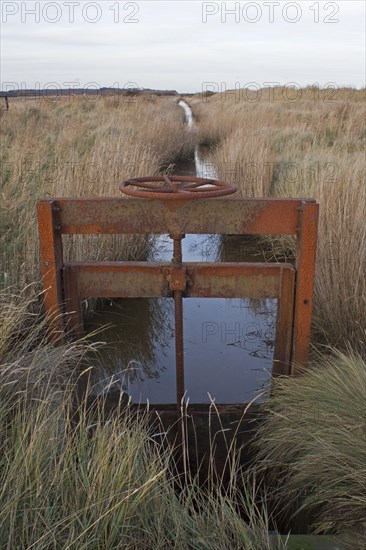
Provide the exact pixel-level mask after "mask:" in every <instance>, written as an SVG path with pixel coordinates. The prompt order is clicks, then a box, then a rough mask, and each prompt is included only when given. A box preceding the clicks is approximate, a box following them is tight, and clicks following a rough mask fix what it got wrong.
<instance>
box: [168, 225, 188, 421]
mask: <svg viewBox="0 0 366 550" xmlns="http://www.w3.org/2000/svg"><path fill="white" fill-rule="evenodd" d="M170 237H171V238H172V239H173V243H174V244H173V247H174V249H173V258H172V263H173V265H174V266H175V267H181V265H182V239H183V238H184V235H170ZM173 297H174V317H175V366H176V382H177V407H178V410H179V409H180V406H181V403H182V400H183V397H184V391H185V389H184V344H183V292H182V291H181V290H174V292H173Z"/></svg>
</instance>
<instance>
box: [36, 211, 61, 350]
mask: <svg viewBox="0 0 366 550" xmlns="http://www.w3.org/2000/svg"><path fill="white" fill-rule="evenodd" d="M37 213H38V231H39V242H40V260H41V272H42V281H43V288H44V290H45V296H44V305H45V311H46V313H47V315H48V317H49V327H50V340H52V341H53V342H59V341H60V339H62V337H63V334H64V322H63V308H62V300H63V293H62V286H61V270H62V265H63V261H62V237H61V232H60V226H59V221H58V207H57V205H56V203H55V201H42V202H40V203H39V204H38V207H37Z"/></svg>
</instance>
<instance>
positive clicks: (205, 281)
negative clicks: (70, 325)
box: [64, 262, 295, 299]
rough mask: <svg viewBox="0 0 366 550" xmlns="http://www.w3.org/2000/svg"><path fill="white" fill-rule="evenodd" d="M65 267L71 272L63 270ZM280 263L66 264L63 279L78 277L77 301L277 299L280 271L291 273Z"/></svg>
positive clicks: (286, 265) (291, 267) (292, 269)
mask: <svg viewBox="0 0 366 550" xmlns="http://www.w3.org/2000/svg"><path fill="white" fill-rule="evenodd" d="M68 268H72V270H70V271H67V270H68ZM294 270H295V268H294V267H293V266H292V265H291V264H285V263H268V264H266V263H259V262H258V263H240V262H235V263H220V262H218V263H216V262H213V263H211V262H207V263H206V262H204V263H201V262H197V263H194V262H187V263H186V262H185V263H184V264H183V265H182V269H179V268H177V267H176V266H172V264H170V263H166V262H165V263H158V262H156V263H149V262H103V263H98V262H90V263H89V262H69V263H65V269H64V278H65V277H68V276H70V275H69V273H70V272H72V273H77V276H78V293H79V296H80V298H97V297H99V298H121V297H122V298H138V297H141V298H156V297H159V296H163V297H171V296H172V291H174V290H184V288H185V291H184V297H187V298H205V297H206V298H240V297H246V298H252V299H260V298H279V297H280V294H281V273H284V272H286V271H291V272H294Z"/></svg>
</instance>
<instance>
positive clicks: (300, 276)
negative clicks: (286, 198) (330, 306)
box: [292, 203, 319, 374]
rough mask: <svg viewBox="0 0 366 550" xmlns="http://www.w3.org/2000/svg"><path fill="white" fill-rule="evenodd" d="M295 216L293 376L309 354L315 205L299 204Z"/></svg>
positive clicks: (315, 226)
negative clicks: (297, 212) (296, 215)
mask: <svg viewBox="0 0 366 550" xmlns="http://www.w3.org/2000/svg"><path fill="white" fill-rule="evenodd" d="M299 214H300V216H299V218H300V219H299V225H298V231H297V246H296V295H295V313H294V334H293V350H292V365H293V367H292V372H293V374H296V371H297V370H298V368H299V367H301V366H304V365H306V362H307V360H308V354H309V341H310V330H311V319H312V310H313V291H314V274H315V260H316V245H317V234H318V216H319V205H318V204H309V203H303V204H302V205H301V207H300V211H299Z"/></svg>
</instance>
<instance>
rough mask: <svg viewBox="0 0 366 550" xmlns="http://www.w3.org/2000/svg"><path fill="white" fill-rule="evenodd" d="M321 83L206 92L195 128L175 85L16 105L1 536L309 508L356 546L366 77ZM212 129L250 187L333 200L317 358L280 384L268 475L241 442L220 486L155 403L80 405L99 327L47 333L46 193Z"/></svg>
mask: <svg viewBox="0 0 366 550" xmlns="http://www.w3.org/2000/svg"><path fill="white" fill-rule="evenodd" d="M248 93H249V94H250V92H248ZM322 94H323V92H319V90H314V89H306V90H303V91H302V95H301V98H300V99H297V100H296V101H289V100H286V99H284V95H283V91H281V89H276V90H273V95H271V96H270V97H269V98H268V97H265V94H263V97H262V98H260V99H258V97H257V98H256V99H255V100H254V98H252V99H253V101H238V100H237V98H236V97H235V95H233V96H232V97H230V96H224V97H223V96H221V95H220V94H215V95H213V96H211V97H205V98H202V97H199V96H196V97H190V98H187V101H188V103H189V105H190V106H191V108H192V110H193V114H194V116H195V118H196V123H197V131H194V132H192V131H189V129H188V128H187V125H186V124H185V120H184V113H183V111H182V109H181V107H179V105H178V102H177V99H176V98H171V97H154V96H150V97H149V96H148V97H145V96H144V97H132V98H123V99H122V98H118V97H113V96H110V97H103V98H99V97H98V98H97V99H95V98H93V99H91V98H83V97H77V98H76V97H73V98H70V97H63V98H58V99H57V98H44V99H43V100H40V99H38V100H35V99H32V98H27V100H26V101H25V100H17V101H14V102H12V103H11V106H10V107H11V108H10V110H9V111H8V112H2V113H0V116H1V126H2V129H1V146H2V147H1V154H0V171H1V189H0V193H1V204H0V244H1V255H0V286H1V313H0V440H1V451H2V452H1V460H0V480H1V481H0V487H1V489H0V494H1V512H0V518H1V519H0V522H1V525H2V530H1V539H0V546H1V547H3V548H11V547H13V548H16V547H19V548H31V547H36V548H106V547H108V548H131V549H132V548H151V547H153V548H161V549H165V548H182V549H183V548H210V549H211V548H213V549H214V548H218V549H222V548H227V549H231V548H238V549H240V548H246V549H247V548H248V549H249V548H253V549H257V548H258V549H265V548H270V547H271V544H272V545H273V544H277V545H278V546H280V547H281V545H282V546H285V545H286V543H285V542H284V541H280V540H277V539H276V540H274V541H273V540H272V542H270V538H269V535H268V533H269V530H270V528H271V527H273V525H274V517H272V514H277V518H279V519H280V521H282V523H283V524H286V522H287V525H288V526H289V527H288V528H290V527H291V528H294V525H295V524H296V521H300V519H299V518H304V517H305V518H306V519H305V520H304V519H302V520H301V521H302V522H303V523H302V524H301V525H302V527H301V528H302V529H305V530H308V531H309V532H310V531H312V532H317V533H344V532H351V533H353V534H354V536H356V537H357V540H356V539H353V542H352V544H351V547H354V548H356V547H357V545H358V546H359V547H360V548H363V547H364V546H362V545H364V539H363V540H362V536H363V533H364V532H365V526H366V518H365V513H364V510H365V509H366V501H365V492H364V489H363V488H364V484H365V469H364V464H365V463H366V443H365V418H364V412H365V410H364V406H365V405H364V404H365V399H366V365H365V359H366V356H365V349H366V332H365V327H366V323H365V317H366V277H365V273H366V223H365V220H366V185H365V157H364V148H365V141H366V129H365V124H364V120H365V91H364V90H361V91H356V90H350V89H344V90H338V91H337V94H336V95H335V96H333V97H332V98H331V99H332V101H329V99H330V98H329V91H328V92H326V94H327V95H322ZM247 97H249V96H247ZM239 99H240V98H239ZM197 143H202V144H206V145H207V146H208V147H209V148H210V158H211V161H212V163H213V165H214V168H215V170H216V171H217V173H218V176H219V178H220V179H223V180H229V181H233V182H234V183H236V184H237V185H238V187H239V192H240V193H241V194H242V195H243V196H276V197H294V196H304V197H309V196H312V197H314V198H315V199H317V201H318V202H319V203H320V226H319V245H318V254H317V271H316V288H315V301H314V307H315V311H314V323H313V334H312V346H313V354H312V360H311V364H310V366H309V367H310V368H309V369H308V371H307V372H306V373H304V375H303V376H302V377H300V378H297V379H286V378H285V379H280V380H279V381H278V382H276V384H275V391H274V392H273V395H272V396H271V397H270V399H269V401H268V404H267V407H266V410H267V416H266V419H265V420H264V422H263V424H262V427H261V429H260V430H259V432H258V438H257V442H256V452H257V460H256V462H255V463H254V465H253V471H254V472H255V473H254V474H253V475H254V476H257V478H256V477H253V476H252V477H251V478H250V476H249V477H248V475H246V476H244V473H243V472H242V471H241V470H240V468H239V466H238V463H237V460H236V456H237V455H235V453H234V454H233V456H232V469H231V472H232V475H231V478H230V483H229V484H228V485H227V486H226V488H225V490H222V491H217V490H216V489H215V488H214V487H213V486H212V485H209V490H207V487H206V489H205V490H203V489H202V488H201V487H198V485H197V483H196V480H195V479H194V478H192V477H189V473H188V472H186V477H185V479H184V480H182V478H181V477H180V476H178V472H177V470H176V469H175V468H174V457H173V456H172V452H171V450H170V449H169V446H168V445H167V444H166V441H165V440H163V441H161V439H159V440H158V439H157V438H156V437H154V432H152V431H151V427H150V426H149V425H148V422H147V421H146V418H144V417H141V418H136V415H132V416H131V415H129V414H128V413H127V414H124V415H119V414H116V415H114V416H112V417H108V418H106V417H105V416H104V412H103V408H102V407H100V408H97V409H96V410H94V415H93V416H90V414H86V410H85V407H84V405H83V403H81V404H78V405H76V408H75V402H74V389H75V384H77V381H78V379H79V377H80V373H81V372H85V371H86V370H87V369H88V368H90V367H91V362H90V358H91V357H93V361H92V364H93V365H94V366H95V365H96V364H97V362H98V347H99V345H98V344H96V343H91V341H90V339H88V338H86V339H84V340H82V341H79V342H70V343H66V344H63V345H60V346H58V347H54V346H52V345H51V344H50V343H48V341H47V337H46V321H45V319H44V317H43V315H42V313H41V302H42V299H41V295H40V293H39V291H40V270H39V252H38V234H37V224H36V214H35V205H36V202H37V201H38V200H39V199H40V198H44V197H47V196H114V195H117V194H119V191H118V182H120V181H121V180H123V179H125V178H126V177H131V176H142V175H146V174H152V175H153V174H158V173H161V172H162V171H170V170H172V169H173V165H174V163H176V162H178V161H179V160H180V159H186V158H192V157H193V155H194V150H195V147H196V145H197ZM126 200H127V199H126ZM149 239H150V237H148V236H133V237H130V238H126V237H118V238H117V237H98V238H91V239H83V240H81V239H73V240H71V239H70V240H68V241H65V247H66V250H67V254H68V257H70V258H77V259H88V260H92V259H97V260H102V259H109V260H114V259H121V260H122V259H125V260H128V259H142V258H145V257H146V255H147V251H148V250H149V247H150V245H151V241H150V240H149ZM253 246H258V247H260V254H265V256H266V258H267V259H268V260H269V261H270V260H272V259H273V258H281V259H282V258H284V257H286V258H287V259H289V260H291V259H292V258H293V255H294V243H293V242H292V241H291V240H288V239H287V240H286V239H280V238H275V239H274V238H266V239H264V240H263V241H261V242H254V245H253V242H251V247H253ZM100 340H103V336H102V335H100ZM118 412H121V411H118ZM263 471H265V472H266V475H268V472H271V477H270V478H269V484H268V489H267V492H268V498H270V501H271V502H272V503H273V505H272V506H273V508H271V510H269V511H268V510H267V507H266V504H265V498H264V496H263V495H264V494H265V493H264V492H262V487H260V488H258V487H257V485H256V483H257V482H256V481H255V479H259V478H261V477H262V474H263ZM249 478H250V479H249ZM177 486H179V489H180V490H179V491H177ZM221 489H223V487H221ZM305 489H306V490H305ZM258 502H260V505H259V504H258ZM279 510H280V511H281V513H283V514H285V516H286V518H285V520H284V519H283V517H281V514H279V513H278V511H279ZM243 511H244V513H243ZM283 514H282V515H283ZM304 522H305V523H304ZM301 528H300V529H301ZM352 545H353V546H352ZM272 547H273V546H272Z"/></svg>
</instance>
